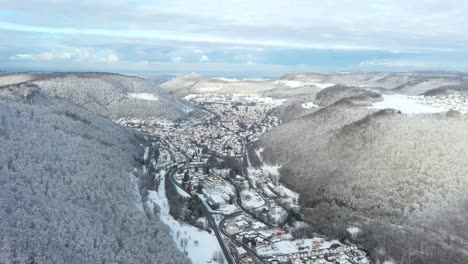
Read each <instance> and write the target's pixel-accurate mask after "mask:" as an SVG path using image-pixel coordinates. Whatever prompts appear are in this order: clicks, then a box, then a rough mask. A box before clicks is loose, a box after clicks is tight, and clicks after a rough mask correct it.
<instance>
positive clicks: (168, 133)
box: [119, 95, 370, 264]
mask: <svg viewBox="0 0 468 264" xmlns="http://www.w3.org/2000/svg"><path fill="white" fill-rule="evenodd" d="M187 99H190V100H192V101H193V102H194V103H196V104H198V105H199V106H200V107H202V108H203V109H205V111H206V115H205V117H203V118H201V119H190V120H185V121H182V122H170V121H167V120H162V119H152V120H135V119H132V120H124V119H121V120H119V122H120V123H121V124H123V125H125V126H130V127H135V128H138V129H140V130H142V131H143V132H145V133H147V134H150V135H153V136H157V137H159V138H160V139H161V140H160V142H159V143H158V144H157V147H158V149H159V153H160V155H159V159H158V166H157V167H159V168H161V171H160V174H159V179H160V183H159V188H158V191H157V192H155V191H150V192H149V199H148V206H150V207H151V208H152V207H153V206H154V205H153V204H156V205H157V206H158V207H159V210H160V211H159V215H160V217H161V219H162V221H163V222H164V223H166V224H167V225H168V226H169V227H170V228H171V230H172V233H171V234H172V238H173V239H174V241H175V242H176V243H177V245H178V246H179V249H180V250H181V251H184V252H186V253H187V255H188V257H189V258H190V259H191V260H192V261H193V262H194V263H207V262H208V263H209V262H212V261H213V262H217V263H225V262H227V263H254V262H255V263H258V262H261V263H343V264H344V263H369V262H370V261H369V258H368V257H367V256H366V253H365V252H363V251H361V250H359V249H358V248H357V247H356V246H355V245H352V244H350V243H346V244H345V243H343V242H340V241H337V240H328V239H326V238H325V237H323V236H320V235H318V234H309V235H308V236H307V235H305V230H306V229H307V228H309V225H308V224H307V223H305V222H302V221H301V208H300V206H299V204H298V200H299V195H298V194H297V193H295V192H294V191H292V190H289V189H288V188H286V187H285V186H283V185H282V184H280V183H279V182H278V176H279V175H278V169H279V168H280V167H281V166H280V165H271V164H264V165H263V167H261V168H259V169H256V168H253V167H251V166H250V162H249V158H248V154H247V151H246V145H247V144H248V143H249V142H252V141H255V140H257V139H258V137H259V136H260V135H261V134H262V133H264V132H266V131H268V130H269V129H271V128H273V127H275V126H277V125H278V124H279V123H280V121H279V119H278V118H277V117H275V116H272V115H270V114H269V111H270V110H271V109H272V108H274V107H275V106H278V105H280V104H281V103H282V100H275V99H271V98H261V97H249V96H238V95H232V96H229V95H222V96H219V95H204V96H200V95H194V96H189V97H187ZM244 162H247V164H244ZM165 170H166V171H167V173H166V172H165ZM167 180H170V181H171V183H172V184H173V185H174V187H175V188H176V189H175V190H176V197H175V198H174V197H173V196H172V195H169V194H168V193H167V190H166V189H165V187H164V186H165V181H167ZM169 196H171V198H169ZM168 198H169V199H168ZM171 199H173V200H178V201H171ZM180 200H182V201H183V202H182V204H180V203H179V202H180ZM171 206H172V207H171ZM175 207H177V208H175ZM179 207H180V208H179ZM170 209H173V210H170ZM170 211H171V212H170ZM174 216H175V217H177V218H178V219H177V220H176V219H175V218H174ZM182 220H184V221H185V222H187V223H183V222H182ZM188 223H190V224H192V225H196V226H197V227H194V226H192V225H190V224H188ZM199 228H201V229H199ZM202 229H205V230H206V231H205V230H202ZM354 231H355V230H354ZM304 236H305V237H304ZM220 254H221V256H220Z"/></svg>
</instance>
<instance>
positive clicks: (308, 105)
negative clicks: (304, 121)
mask: <svg viewBox="0 0 468 264" xmlns="http://www.w3.org/2000/svg"><path fill="white" fill-rule="evenodd" d="M301 106H302V108H305V109H312V108H316V107H319V106H318V105H316V104H314V102H307V103H303V104H301Z"/></svg>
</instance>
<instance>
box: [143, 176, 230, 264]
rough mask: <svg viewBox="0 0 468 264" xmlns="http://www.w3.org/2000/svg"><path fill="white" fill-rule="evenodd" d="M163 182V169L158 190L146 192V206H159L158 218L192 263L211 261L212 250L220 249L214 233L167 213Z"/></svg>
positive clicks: (167, 205)
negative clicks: (167, 227) (168, 229)
mask: <svg viewBox="0 0 468 264" xmlns="http://www.w3.org/2000/svg"><path fill="white" fill-rule="evenodd" d="M164 182H165V177H164V171H162V172H161V182H160V184H159V188H158V191H157V192H155V191H149V192H148V202H147V203H148V206H149V207H150V208H153V207H154V204H156V205H157V206H158V207H159V209H160V210H159V212H160V213H159V214H160V218H161V220H162V222H164V223H165V224H166V225H167V226H169V228H170V229H171V236H172V239H173V240H174V242H175V243H176V244H177V247H178V248H179V250H181V251H182V252H184V251H185V252H187V256H188V257H189V258H190V259H191V260H192V263H195V264H198V263H200V264H201V263H209V262H211V261H213V260H212V257H213V254H214V252H217V251H221V247H220V245H219V243H218V240H217V239H216V237H215V236H214V235H211V234H209V233H208V232H205V231H203V230H200V229H198V228H196V227H193V226H191V225H188V224H185V223H182V222H179V221H177V220H175V219H174V218H173V217H172V216H171V215H170V214H169V203H168V201H167V197H166V190H165V188H164V186H165V184H164Z"/></svg>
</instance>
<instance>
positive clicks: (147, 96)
mask: <svg viewBox="0 0 468 264" xmlns="http://www.w3.org/2000/svg"><path fill="white" fill-rule="evenodd" d="M127 96H128V98H132V99H140V100H147V101H158V100H159V98H158V97H157V96H156V95H154V94H150V93H128V94H127Z"/></svg>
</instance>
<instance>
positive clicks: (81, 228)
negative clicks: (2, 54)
mask: <svg viewBox="0 0 468 264" xmlns="http://www.w3.org/2000/svg"><path fill="white" fill-rule="evenodd" d="M144 143H145V141H144V139H143V137H142V136H141V135H139V134H136V133H135V132H132V131H130V130H128V129H126V128H122V127H120V126H119V125H117V124H115V123H113V122H112V121H110V120H108V119H106V118H103V117H101V116H99V115H96V114H94V113H91V112H89V111H87V110H85V109H83V108H81V107H79V106H77V105H75V104H73V103H70V102H68V101H65V100H62V99H60V98H53V97H50V96H48V95H46V94H45V93H44V92H42V91H41V90H40V89H39V88H38V87H37V86H36V85H33V84H21V85H14V86H6V87H1V88H0V145H1V148H0V207H1V210H0V219H1V225H0V263H80V264H81V263H168V264H169V263H171V264H172V263H189V262H190V261H189V260H188V259H187V258H186V257H185V256H184V255H183V254H182V253H181V252H180V251H179V250H178V249H177V247H176V245H175V243H174V242H173V241H172V239H171V237H170V230H169V228H168V227H167V226H166V225H164V224H163V223H162V222H161V221H160V220H159V218H155V217H153V218H148V216H147V214H146V213H145V212H144V211H143V205H142V201H141V198H140V194H139V191H138V189H139V188H138V182H139V178H140V177H141V175H142V172H141V167H142V166H141V163H140V161H139V160H140V158H139V157H141V156H142V155H143V148H142V147H141V146H140V144H144Z"/></svg>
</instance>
